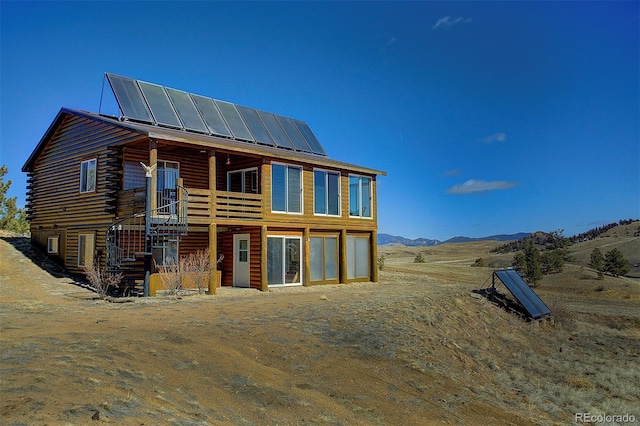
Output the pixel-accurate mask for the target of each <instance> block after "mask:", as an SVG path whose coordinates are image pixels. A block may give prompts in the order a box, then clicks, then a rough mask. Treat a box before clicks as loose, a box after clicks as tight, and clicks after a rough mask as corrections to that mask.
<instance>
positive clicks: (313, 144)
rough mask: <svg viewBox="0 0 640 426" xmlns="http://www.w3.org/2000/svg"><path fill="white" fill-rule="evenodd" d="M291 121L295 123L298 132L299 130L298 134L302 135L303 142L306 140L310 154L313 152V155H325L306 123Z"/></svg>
mask: <svg viewBox="0 0 640 426" xmlns="http://www.w3.org/2000/svg"><path fill="white" fill-rule="evenodd" d="M293 121H294V122H295V123H296V126H297V127H298V130H300V133H302V136H304V140H306V141H307V143H308V144H309V147H310V148H311V152H313V153H314V154H321V155H327V153H326V152H325V150H324V148H323V147H322V145H321V144H320V142H319V141H318V139H316V136H315V135H314V134H313V132H312V131H311V129H310V128H309V126H308V125H307V123H305V122H303V121H299V120H293Z"/></svg>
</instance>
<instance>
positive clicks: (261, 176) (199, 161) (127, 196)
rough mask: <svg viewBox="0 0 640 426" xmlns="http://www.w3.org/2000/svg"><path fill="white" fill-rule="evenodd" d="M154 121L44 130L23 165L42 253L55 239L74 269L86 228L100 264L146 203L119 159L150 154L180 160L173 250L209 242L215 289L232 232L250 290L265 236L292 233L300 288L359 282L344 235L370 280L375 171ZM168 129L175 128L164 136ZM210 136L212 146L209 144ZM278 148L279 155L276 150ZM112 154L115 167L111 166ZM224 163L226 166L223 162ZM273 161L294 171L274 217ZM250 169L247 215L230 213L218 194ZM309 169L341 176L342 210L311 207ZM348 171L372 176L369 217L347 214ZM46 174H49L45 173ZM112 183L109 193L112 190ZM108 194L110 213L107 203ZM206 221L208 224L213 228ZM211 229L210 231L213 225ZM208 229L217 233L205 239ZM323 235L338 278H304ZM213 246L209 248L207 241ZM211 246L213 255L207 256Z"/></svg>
mask: <svg viewBox="0 0 640 426" xmlns="http://www.w3.org/2000/svg"><path fill="white" fill-rule="evenodd" d="M150 127H152V126H143V125H138V124H135V123H133V124H132V123H119V122H117V121H116V120H112V119H110V118H108V117H102V116H98V115H95V114H91V113H84V112H77V111H73V110H65V111H64V113H63V112H62V111H61V113H60V114H59V117H57V118H56V120H55V121H54V123H53V124H52V128H51V129H50V131H49V132H48V133H47V134H46V135H45V137H43V141H41V143H40V144H39V145H38V147H37V148H36V151H34V154H32V157H31V158H30V159H29V160H28V162H27V164H25V167H23V171H26V172H28V173H29V176H30V190H29V196H28V209H29V212H30V218H31V230H32V239H33V241H34V243H36V244H38V245H39V246H41V247H43V248H44V249H45V251H46V243H47V238H49V237H50V236H54V235H58V236H59V242H60V247H59V253H57V254H55V255H52V257H54V258H57V259H58V260H59V261H60V262H61V263H63V265H64V266H65V267H66V268H67V269H68V270H69V271H70V272H72V273H81V272H82V270H81V268H79V267H78V236H79V235H80V234H92V235H94V238H95V247H96V250H95V254H96V255H97V256H98V259H99V260H103V259H102V258H101V257H100V255H101V254H102V253H103V252H104V248H105V232H106V229H107V228H108V227H109V226H111V225H112V224H113V223H115V222H116V221H117V220H121V219H123V218H127V217H130V216H133V215H134V214H140V213H142V212H144V209H145V188H144V186H142V187H135V188H128V189H124V187H123V184H124V181H125V175H124V174H125V172H124V165H125V163H131V164H133V165H136V166H137V165H138V164H139V163H140V162H142V163H145V164H151V163H152V162H153V161H154V159H155V158H157V159H158V160H160V161H161V160H165V161H173V162H177V163H179V169H180V178H181V179H182V182H183V185H184V186H185V187H186V189H187V190H188V191H189V196H188V197H189V198H188V199H189V209H190V210H189V211H190V216H189V223H188V225H189V233H188V235H186V236H183V237H181V240H180V242H179V255H180V256H186V255H188V254H190V253H195V252H197V251H198V250H206V249H208V248H210V244H211V248H210V250H211V251H212V253H211V258H212V259H217V258H218V257H219V256H220V254H224V260H223V261H222V262H221V263H220V264H219V265H216V267H217V268H219V269H221V270H222V283H221V284H222V285H227V286H230V285H233V257H234V253H233V235H234V234H249V235H250V252H249V259H250V286H251V287H252V288H256V289H262V290H265V289H266V288H267V285H266V276H267V274H266V267H267V266H266V262H267V261H266V258H264V256H265V253H266V242H267V239H268V237H269V236H273V235H295V236H299V237H300V238H301V239H302V253H301V254H300V255H301V256H302V257H304V264H303V265H301V267H302V277H301V283H302V284H304V285H312V284H322V283H336V282H350V281H361V280H365V278H348V277H347V273H346V268H347V264H346V249H345V247H346V240H347V238H348V237H349V236H353V235H360V236H365V237H367V238H369V241H370V255H369V263H370V270H371V273H370V275H369V276H368V277H366V280H373V281H376V280H377V270H376V268H375V264H376V262H375V258H376V256H377V252H376V248H375V240H376V236H377V193H376V177H377V175H378V174H380V173H383V172H378V171H375V170H370V169H366V168H362V167H359V166H351V165H346V164H344V163H340V162H336V161H333V160H330V159H328V158H326V157H318V156H313V155H301V154H298V153H295V152H291V151H286V150H277V149H275V150H274V149H271V150H269V149H263V148H260V147H256V146H253V145H252V144H247V143H234V142H232V141H224V140H219V138H218V139H216V138H211V137H208V136H202V137H193V136H191V135H189V137H188V138H187V137H185V136H183V134H181V133H179V132H178V131H165V130H163V131H164V132H165V133H171V137H166V136H165V135H164V134H163V135H157V134H155V133H154V129H151V128H150ZM172 132H173V133H172ZM211 141H213V142H211ZM280 151H282V152H280ZM114 155H115V158H116V159H117V162H118V167H119V168H120V170H119V171H115V172H114V171H113V169H112V168H110V167H111V166H109V162H110V159H112V158H113V157H114ZM92 158H96V159H97V181H96V191H95V192H93V193H87V194H80V193H79V184H80V182H79V180H80V164H81V162H82V161H84V160H88V159H92ZM228 162H230V164H227V163H228ZM274 163H278V164H286V165H293V166H297V167H301V168H302V213H300V214H293V213H280V212H273V211H272V210H273V209H272V201H271V194H272V186H271V185H272V180H271V177H272V174H271V171H272V165H273V164H274ZM251 168H255V169H256V170H257V184H258V189H257V194H246V200H245V201H243V203H246V204H247V206H253V207H246V208H247V209H249V210H251V211H253V213H251V214H249V213H246V214H239V215H238V216H237V217H232V216H230V215H229V212H228V210H227V209H228V208H229V207H228V206H227V205H225V204H224V202H225V199H226V197H229V196H236V195H238V193H230V192H228V191H227V173H228V172H229V171H237V170H246V169H251ZM314 170H323V171H331V172H338V173H339V174H340V181H339V182H340V214H339V215H338V216H328V215H317V214H315V213H314ZM351 174H356V175H359V176H366V177H368V178H370V179H371V207H372V211H371V217H370V218H360V217H351V216H350V215H349V176H350V175H351ZM52 176H53V177H54V178H51V177H52ZM114 186H115V187H117V191H116V192H115V195H113V196H112V195H111V192H110V191H112V188H113V187H114ZM109 198H113V200H112V201H113V205H114V207H113V210H110V209H109V200H108V199H109ZM210 225H213V227H211V226H210ZM212 229H213V231H212ZM211 232H213V233H215V235H210V233H211ZM319 236H331V237H334V238H337V239H338V240H339V256H340V259H339V268H340V275H339V278H338V279H329V280H321V281H313V282H312V281H310V279H309V269H310V268H309V259H308V258H309V244H310V240H309V238H310V237H319ZM212 238H213V242H216V244H215V248H214V247H213V243H212ZM213 251H215V253H213Z"/></svg>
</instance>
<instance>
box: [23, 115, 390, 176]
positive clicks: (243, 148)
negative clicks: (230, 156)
mask: <svg viewBox="0 0 640 426" xmlns="http://www.w3.org/2000/svg"><path fill="white" fill-rule="evenodd" d="M67 115H76V116H82V117H87V118H90V119H93V120H97V121H101V122H104V123H107V124H110V125H113V126H116V127H120V128H123V129H126V130H130V131H134V132H138V133H140V134H141V135H143V136H147V137H149V138H150V139H155V140H162V141H166V142H170V143H176V144H187V145H191V146H194V147H201V148H203V149H209V150H220V151H232V152H240V153H244V154H247V155H255V156H262V157H270V158H277V159H282V160H289V161H296V162H301V163H306V164H310V165H315V166H320V167H333V168H338V169H347V170H349V171H353V172H357V173H364V174H369V175H381V176H386V174H387V173H386V172H384V171H381V170H375V169H371V168H367V167H362V166H358V165H355V164H350V163H346V162H342V161H337V160H332V159H330V158H327V157H324V156H316V155H311V154H306V153H302V152H296V151H288V150H284V149H280V148H273V147H268V146H262V145H258V144H255V143H247V142H240V141H236V140H231V139H225V138H222V137H216V136H210V135H204V134H198V133H192V132H183V131H180V130H173V129H169V128H165V127H159V126H153V125H149V124H144V123H137V122H134V121H127V120H124V121H121V120H119V119H117V118H115V117H108V116H104V115H100V114H96V113H92V112H88V111H82V110H75V109H70V108H61V109H60V112H58V115H57V116H56V118H55V119H54V120H53V122H52V123H51V125H50V126H49V129H47V132H46V133H45V134H44V136H43V137H42V139H40V142H39V143H38V145H37V146H36V148H35V150H34V151H33V153H32V154H31V156H29V159H28V160H27V162H26V163H25V164H24V166H23V167H22V171H23V172H29V171H31V169H32V167H33V163H34V162H35V161H36V159H37V158H38V156H39V155H40V153H41V152H42V150H43V149H44V146H45V145H46V143H47V142H48V140H49V139H50V138H51V137H52V136H53V134H54V133H55V131H56V130H57V128H58V126H59V125H60V123H62V120H64V118H65V116H67ZM125 144H126V143H122V145H125ZM115 146H118V144H115Z"/></svg>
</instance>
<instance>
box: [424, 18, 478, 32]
mask: <svg viewBox="0 0 640 426" xmlns="http://www.w3.org/2000/svg"><path fill="white" fill-rule="evenodd" d="M469 22H471V18H465V17H464V16H455V17H453V16H445V17H442V18H440V19H438V22H436V23H435V25H434V26H433V27H431V29H432V30H437V29H438V28H450V27H453V26H454V25H458V24H468V23H469Z"/></svg>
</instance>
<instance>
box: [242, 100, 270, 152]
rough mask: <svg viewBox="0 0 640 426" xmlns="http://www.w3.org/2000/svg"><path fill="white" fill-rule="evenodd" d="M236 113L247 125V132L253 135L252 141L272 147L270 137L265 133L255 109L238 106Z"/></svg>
mask: <svg viewBox="0 0 640 426" xmlns="http://www.w3.org/2000/svg"><path fill="white" fill-rule="evenodd" d="M236 108H237V109H238V112H239V113H240V115H242V118H243V119H244V122H245V123H247V126H248V127H249V130H251V133H252V134H253V139H255V141H256V142H258V143H261V144H265V145H270V146H273V145H274V143H273V139H271V135H269V132H267V129H266V128H265V127H264V124H262V120H260V117H258V113H256V110H255V109H252V108H247V107H243V106H240V105H236Z"/></svg>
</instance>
